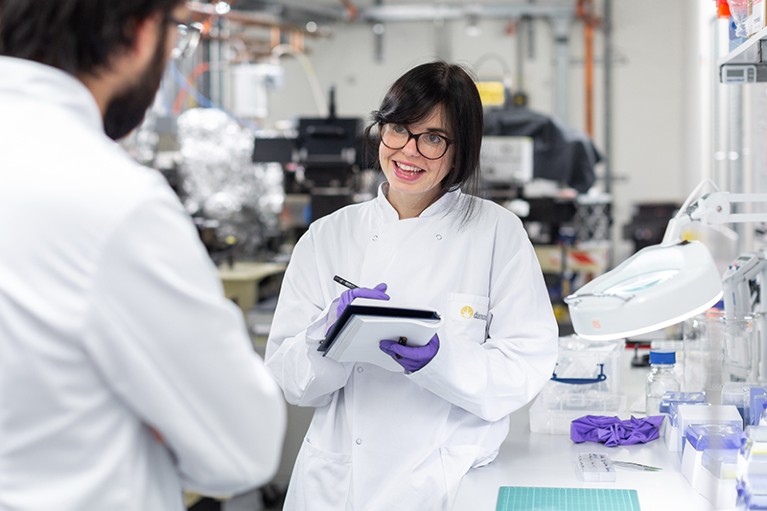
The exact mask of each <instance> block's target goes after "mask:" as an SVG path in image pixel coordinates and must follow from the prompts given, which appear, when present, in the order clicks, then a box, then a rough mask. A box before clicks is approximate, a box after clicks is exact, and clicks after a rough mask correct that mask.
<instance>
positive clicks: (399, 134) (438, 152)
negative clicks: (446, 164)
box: [381, 124, 448, 160]
mask: <svg viewBox="0 0 767 511" xmlns="http://www.w3.org/2000/svg"><path fill="white" fill-rule="evenodd" d="M411 138H414V139H415V144H416V149H417V150H418V152H419V153H420V154H421V156H423V157H424V158H428V159H430V160H436V159H439V158H441V157H442V156H443V155H444V154H445V153H446V152H447V146H448V143H447V140H446V139H445V138H444V137H443V136H441V135H438V134H436V133H434V132H429V131H425V132H423V133H418V134H415V133H411V132H410V131H409V130H408V129H407V128H405V127H404V126H402V125H399V124H384V125H383V126H382V127H381V141H382V142H383V144H384V145H385V146H386V147H388V148H389V149H402V148H403V147H405V146H406V145H407V143H408V142H409V141H410V139H411Z"/></svg>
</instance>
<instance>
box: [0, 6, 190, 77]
mask: <svg viewBox="0 0 767 511" xmlns="http://www.w3.org/2000/svg"><path fill="white" fill-rule="evenodd" d="M182 3H183V1H182V0H0V55H5V56H8V57H17V58H21V59H27V60H33V61H35V62H40V63H41V64H47V65H49V66H53V67H56V68H59V69H61V70H63V71H66V72H68V73H70V74H73V75H78V74H94V73H97V72H98V71H99V70H100V69H106V68H107V67H108V66H109V62H110V59H111V58H112V56H113V55H114V54H115V52H119V51H121V50H124V49H126V48H128V47H130V45H131V44H132V43H133V40H134V37H135V30H134V28H135V26H136V23H137V22H138V21H140V20H142V19H145V18H148V17H149V16H152V15H153V14H155V13H158V12H159V13H160V14H163V15H165V16H167V15H169V14H170V12H171V11H172V10H173V9H174V8H176V7H177V6H179V5H181V4H182Z"/></svg>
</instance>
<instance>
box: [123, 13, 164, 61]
mask: <svg viewBox="0 0 767 511" xmlns="http://www.w3.org/2000/svg"><path fill="white" fill-rule="evenodd" d="M165 28H166V27H164V26H163V17H162V15H161V14H159V13H157V14H154V15H152V16H149V17H147V18H144V19H140V20H136V21H135V22H134V26H133V30H134V37H133V45H132V46H131V48H130V49H129V50H128V54H129V55H130V57H131V60H132V61H133V62H134V63H135V64H138V65H139V66H141V68H143V67H144V66H145V65H146V64H147V63H148V62H149V61H150V60H152V58H153V57H154V54H155V51H156V49H157V41H158V40H159V38H160V34H161V33H162V32H161V30H164V29H165Z"/></svg>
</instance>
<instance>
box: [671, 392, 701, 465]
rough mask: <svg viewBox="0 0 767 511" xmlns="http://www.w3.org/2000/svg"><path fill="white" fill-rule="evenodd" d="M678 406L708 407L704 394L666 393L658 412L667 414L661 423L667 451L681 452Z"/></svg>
mask: <svg viewBox="0 0 767 511" xmlns="http://www.w3.org/2000/svg"><path fill="white" fill-rule="evenodd" d="M679 405H701V406H708V405H709V403H708V402H707V401H706V393H705V392H666V393H665V394H664V395H663V398H662V399H661V402H660V411H661V412H662V413H666V414H668V417H667V419H666V420H665V421H663V440H664V442H665V443H666V447H667V448H668V450H669V451H678V452H681V451H682V445H681V437H682V432H680V431H679V421H678V413H679Z"/></svg>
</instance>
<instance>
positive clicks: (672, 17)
mask: <svg viewBox="0 0 767 511" xmlns="http://www.w3.org/2000/svg"><path fill="white" fill-rule="evenodd" d="M541 3H543V2H541ZM559 3H560V4H562V2H559ZM575 3H576V2H575V0H573V1H572V2H564V5H573V6H574V5H575ZM597 8H598V12H601V8H602V2H601V1H598V2H597ZM701 9H703V10H704V11H708V10H709V9H710V10H713V9H714V2H713V1H711V0H675V1H668V0H643V1H641V2H634V1H628V0H613V18H614V19H613V55H614V60H615V63H614V68H613V69H614V71H613V105H612V106H613V110H612V115H613V126H612V136H613V138H612V141H613V148H612V155H611V156H612V159H611V163H612V167H611V168H612V172H613V174H614V175H615V176H617V177H619V178H621V180H620V181H617V182H615V183H614V187H613V198H614V213H615V218H616V231H617V230H618V229H620V227H621V226H622V225H623V224H624V223H625V222H626V221H628V219H629V217H630V215H631V214H632V211H631V206H632V204H634V203H637V202H653V201H666V200H670V201H677V202H681V201H682V200H684V198H685V197H686V196H687V194H688V193H689V191H690V190H691V189H692V188H693V187H694V185H695V184H696V183H697V182H698V180H699V179H700V175H701V174H700V170H699V167H700V158H701V156H700V155H701V154H702V152H703V151H704V147H702V146H701V140H700V139H701V135H700V134H699V133H700V126H701V117H700V115H701V114H700V112H698V111H697V106H698V105H699V103H700V102H699V100H698V96H697V95H698V92H697V91H698V89H699V85H698V83H697V82H698V81H699V76H698V75H697V69H698V62H697V61H696V58H697V55H698V53H697V45H698V32H699V30H700V27H699V24H700V18H699V14H698V12H699V10H701ZM448 25H449V29H448V30H450V39H451V40H452V44H451V45H449V48H447V49H445V48H440V47H439V45H438V44H437V41H438V30H437V28H436V27H435V25H434V23H416V22H401V23H389V24H387V27H386V35H385V45H384V61H383V62H382V63H376V62H374V45H373V44H374V38H373V35H372V33H371V30H370V27H369V26H367V25H362V24H350V25H343V24H338V25H335V26H334V36H333V37H332V38H329V39H323V40H308V41H307V49H308V53H309V59H310V61H311V63H312V65H313V68H314V70H315V71H316V74H317V77H318V79H319V82H320V84H321V86H322V88H323V90H325V91H327V89H328V88H329V87H330V85H335V86H336V98H337V108H338V114H339V115H341V116H347V115H348V116H364V117H365V118H367V116H368V114H369V112H370V111H371V110H373V109H374V108H376V107H377V105H378V103H379V101H380V100H381V98H382V96H383V94H384V92H385V90H386V89H387V87H388V86H389V84H390V83H391V82H392V81H393V80H394V79H396V78H397V77H398V76H399V75H400V74H402V73H403V72H404V71H406V70H407V69H409V68H410V67H412V66H414V65H416V64H418V63H421V62H424V61H427V60H430V59H433V58H434V57H436V56H444V51H447V56H449V57H451V59H452V60H453V61H456V62H460V63H463V64H467V65H469V66H470V67H471V66H472V65H473V64H474V63H475V62H477V61H478V60H479V59H480V58H481V57H482V56H483V55H487V54H495V55H498V56H500V57H501V58H503V59H504V60H505V62H506V65H507V67H508V68H509V69H510V70H511V71H512V75H514V74H515V69H516V59H515V55H516V44H517V38H516V37H514V36H510V35H508V34H507V33H506V31H505V29H506V25H507V23H506V22H505V21H501V20H498V21H495V20H481V21H480V28H481V30H482V34H481V36H479V37H469V36H467V35H466V33H465V26H466V23H465V22H463V21H457V22H449V23H448ZM582 28H583V27H582V25H580V23H574V24H573V25H572V27H571V31H570V35H571V44H570V56H571V64H570V73H569V78H568V84H567V90H568V91H569V92H568V98H569V108H568V119H567V121H568V122H569V123H570V124H571V125H572V126H574V127H576V128H579V129H584V92H583V91H584V86H583V82H584V73H583V30H582ZM534 31H535V39H534V40H535V44H534V46H535V48H534V56H533V58H532V59H528V58H525V60H524V83H525V89H526V91H527V92H528V94H529V97H530V106H531V108H533V109H535V110H539V111H543V112H547V113H550V112H551V111H552V105H553V99H552V98H553V92H554V87H555V86H556V84H555V83H554V81H553V53H552V37H553V35H552V29H551V27H550V26H549V25H548V23H546V22H545V21H543V20H538V21H536V22H535V24H534ZM440 51H441V52H442V55H438V53H440ZM595 53H596V55H595V57H596V59H597V62H596V73H595V77H594V85H595V90H594V93H595V95H594V102H595V111H594V122H595V141H596V144H597V146H598V147H600V148H602V147H603V145H604V144H603V141H604V133H605V126H604V110H603V105H602V102H603V99H602V98H603V94H604V89H603V82H602V80H603V73H602V37H601V32H600V31H597V33H596V39H595ZM281 63H282V64H283V65H284V68H285V85H284V87H283V89H281V90H278V91H274V92H273V93H271V95H270V117H269V121H270V122H273V121H274V120H277V119H285V118H290V117H295V116H313V115H317V114H318V110H317V108H316V106H315V103H314V101H313V98H312V94H311V90H310V88H309V85H308V82H307V78H306V75H305V74H304V71H303V70H302V67H301V65H300V64H299V63H298V62H297V61H296V60H295V59H293V58H291V57H289V56H283V57H282V59H281ZM475 72H476V74H477V75H478V76H479V77H480V78H500V77H501V75H502V68H501V66H500V65H499V64H498V63H497V62H496V61H494V60H487V61H486V62H485V64H484V65H482V66H481V67H480V68H479V69H475ZM712 72H713V71H712ZM618 232H620V231H618ZM618 241H620V240H619V239H618ZM617 248H618V250H617V253H616V257H617V260H620V259H622V258H623V257H625V255H626V254H625V252H626V250H627V249H628V248H629V247H628V244H627V243H625V242H624V243H619V246H618V247H617Z"/></svg>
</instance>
